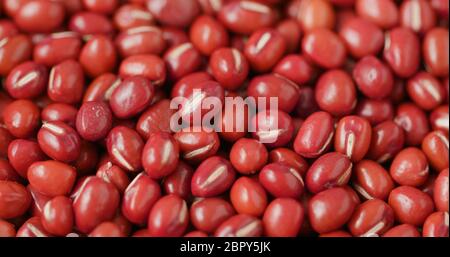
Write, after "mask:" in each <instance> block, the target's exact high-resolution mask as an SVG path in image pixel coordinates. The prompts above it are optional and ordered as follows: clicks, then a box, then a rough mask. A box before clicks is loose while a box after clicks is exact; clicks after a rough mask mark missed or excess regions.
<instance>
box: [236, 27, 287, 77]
mask: <svg viewBox="0 0 450 257" xmlns="http://www.w3.org/2000/svg"><path fill="white" fill-rule="evenodd" d="M286 48H287V45H286V40H285V39H284V38H283V36H281V34H280V33H278V31H276V30H274V29H267V28H264V29H259V30H257V31H255V32H254V33H252V35H251V36H250V38H249V39H248V41H247V42H246V43H245V49H244V54H245V57H247V60H248V62H249V63H250V66H251V68H252V69H253V70H254V71H256V72H259V73H262V72H268V71H270V70H271V69H272V68H273V67H274V66H275V65H276V64H277V63H278V61H279V60H280V59H281V58H282V57H283V55H284V53H285V52H286Z"/></svg>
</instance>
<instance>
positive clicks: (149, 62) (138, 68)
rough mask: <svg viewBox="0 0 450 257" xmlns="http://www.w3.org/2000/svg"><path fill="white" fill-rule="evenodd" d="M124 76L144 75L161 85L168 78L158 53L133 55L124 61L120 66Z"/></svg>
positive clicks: (121, 73)
mask: <svg viewBox="0 0 450 257" xmlns="http://www.w3.org/2000/svg"><path fill="white" fill-rule="evenodd" d="M119 74H120V76H121V77H122V78H126V77H131V76H138V75H139V76H143V77H146V78H147V79H149V80H150V81H151V83H152V84H153V85H155V86H160V85H162V84H163V83H164V81H165V80H166V68H165V65H164V62H163V60H162V59H161V58H159V57H158V56H156V55H151V54H148V55H133V56H130V57H128V58H126V59H124V60H123V61H122V63H121V64H120V67H119Z"/></svg>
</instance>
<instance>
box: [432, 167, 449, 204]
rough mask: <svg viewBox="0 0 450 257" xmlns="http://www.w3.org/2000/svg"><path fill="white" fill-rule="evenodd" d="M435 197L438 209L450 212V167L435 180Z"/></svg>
mask: <svg viewBox="0 0 450 257" xmlns="http://www.w3.org/2000/svg"><path fill="white" fill-rule="evenodd" d="M433 199H434V203H435V204H436V209H437V210H439V211H445V212H448V168H447V169H445V170H443V171H441V172H440V173H439V175H438V177H437V178H436V180H435V182H434V190H433Z"/></svg>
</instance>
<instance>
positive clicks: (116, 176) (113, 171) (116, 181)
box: [95, 162, 130, 194]
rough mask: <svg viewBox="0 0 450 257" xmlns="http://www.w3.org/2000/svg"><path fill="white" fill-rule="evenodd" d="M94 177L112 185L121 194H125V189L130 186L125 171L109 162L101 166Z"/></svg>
mask: <svg viewBox="0 0 450 257" xmlns="http://www.w3.org/2000/svg"><path fill="white" fill-rule="evenodd" d="M95 175H96V176H97V177H99V178H102V179H103V180H104V181H106V182H109V183H112V184H113V185H114V186H115V187H116V188H117V190H118V191H119V193H121V194H123V192H125V189H126V188H127V187H128V185H129V184H130V179H129V178H128V176H127V174H126V173H125V171H124V170H123V169H121V168H120V167H119V166H116V165H113V164H112V163H111V162H107V163H105V164H103V165H101V166H100V168H98V170H97V173H96V174H95Z"/></svg>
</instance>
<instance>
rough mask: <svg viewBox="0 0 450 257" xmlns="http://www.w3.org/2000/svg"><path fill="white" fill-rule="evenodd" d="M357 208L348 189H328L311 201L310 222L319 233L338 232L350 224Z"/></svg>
mask: <svg viewBox="0 0 450 257" xmlns="http://www.w3.org/2000/svg"><path fill="white" fill-rule="evenodd" d="M355 206H356V204H355V202H354V201H353V200H352V196H351V194H350V193H349V192H348V191H347V190H346V189H344V188H341V187H335V188H331V189H327V190H325V191H322V192H320V193H318V194H316V195H314V196H313V197H312V198H311V200H310V201H309V205H308V216H309V222H310V223H311V226H312V228H313V229H314V230H315V231H316V232H318V233H328V232H331V231H334V230H337V229H339V228H341V227H342V226H343V225H344V224H346V223H347V222H348V220H349V219H350V218H351V216H352V213H353V210H354V209H355Z"/></svg>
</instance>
